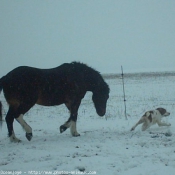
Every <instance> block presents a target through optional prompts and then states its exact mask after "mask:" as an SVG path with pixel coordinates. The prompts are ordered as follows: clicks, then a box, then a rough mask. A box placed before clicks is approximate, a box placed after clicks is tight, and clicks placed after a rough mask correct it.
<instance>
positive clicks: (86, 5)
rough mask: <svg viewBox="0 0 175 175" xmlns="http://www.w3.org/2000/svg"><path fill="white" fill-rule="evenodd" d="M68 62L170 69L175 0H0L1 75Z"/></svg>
mask: <svg viewBox="0 0 175 175" xmlns="http://www.w3.org/2000/svg"><path fill="white" fill-rule="evenodd" d="M72 61H81V62H84V63H87V64H88V65H89V66H91V67H93V68H95V69H97V70H98V71H100V72H101V73H120V70H121V65H123V68H124V71H125V72H139V71H142V72H143V71H146V72H149V71H151V72H155V71H174V70H175V0H37V1H31V0H15V1H13V0H0V76H3V75H5V74H6V73H7V72H9V71H10V70H12V69H13V68H15V67H17V66H21V65H28V66H33V67H39V68H51V67H56V66H59V65H60V64H62V63H65V62H72Z"/></svg>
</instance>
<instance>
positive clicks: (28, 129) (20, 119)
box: [16, 114, 33, 141]
mask: <svg viewBox="0 0 175 175" xmlns="http://www.w3.org/2000/svg"><path fill="white" fill-rule="evenodd" d="M16 120H17V121H18V122H19V123H20V124H21V126H22V127H23V129H24V130H25V131H26V138H27V139H28V140H29V141H30V140H31V139H32V136H33V135H32V128H31V127H30V126H29V125H28V124H27V123H26V121H25V120H24V119H23V114H21V115H20V116H19V117H18V118H16Z"/></svg>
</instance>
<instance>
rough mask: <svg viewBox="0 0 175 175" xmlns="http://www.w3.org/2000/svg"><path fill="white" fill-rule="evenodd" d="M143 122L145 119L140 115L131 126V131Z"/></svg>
mask: <svg viewBox="0 0 175 175" xmlns="http://www.w3.org/2000/svg"><path fill="white" fill-rule="evenodd" d="M143 122H145V119H144V118H143V117H142V118H141V119H140V120H139V121H138V122H137V123H136V124H135V125H134V126H133V127H132V128H131V131H133V130H134V129H135V128H136V127H137V126H138V125H140V124H142V123H143Z"/></svg>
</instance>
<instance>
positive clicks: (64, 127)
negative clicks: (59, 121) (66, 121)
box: [60, 125, 67, 133]
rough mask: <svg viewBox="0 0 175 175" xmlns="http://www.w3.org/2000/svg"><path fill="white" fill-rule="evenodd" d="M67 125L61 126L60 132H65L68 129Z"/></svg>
mask: <svg viewBox="0 0 175 175" xmlns="http://www.w3.org/2000/svg"><path fill="white" fill-rule="evenodd" d="M66 129H67V127H66V126H64V125H61V126H60V133H63V132H64V131H66Z"/></svg>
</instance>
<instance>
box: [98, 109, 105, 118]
mask: <svg viewBox="0 0 175 175" xmlns="http://www.w3.org/2000/svg"><path fill="white" fill-rule="evenodd" d="M105 113H106V110H105V109H101V110H100V111H97V114H98V115H99V116H101V117H103V116H104V115H105Z"/></svg>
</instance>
